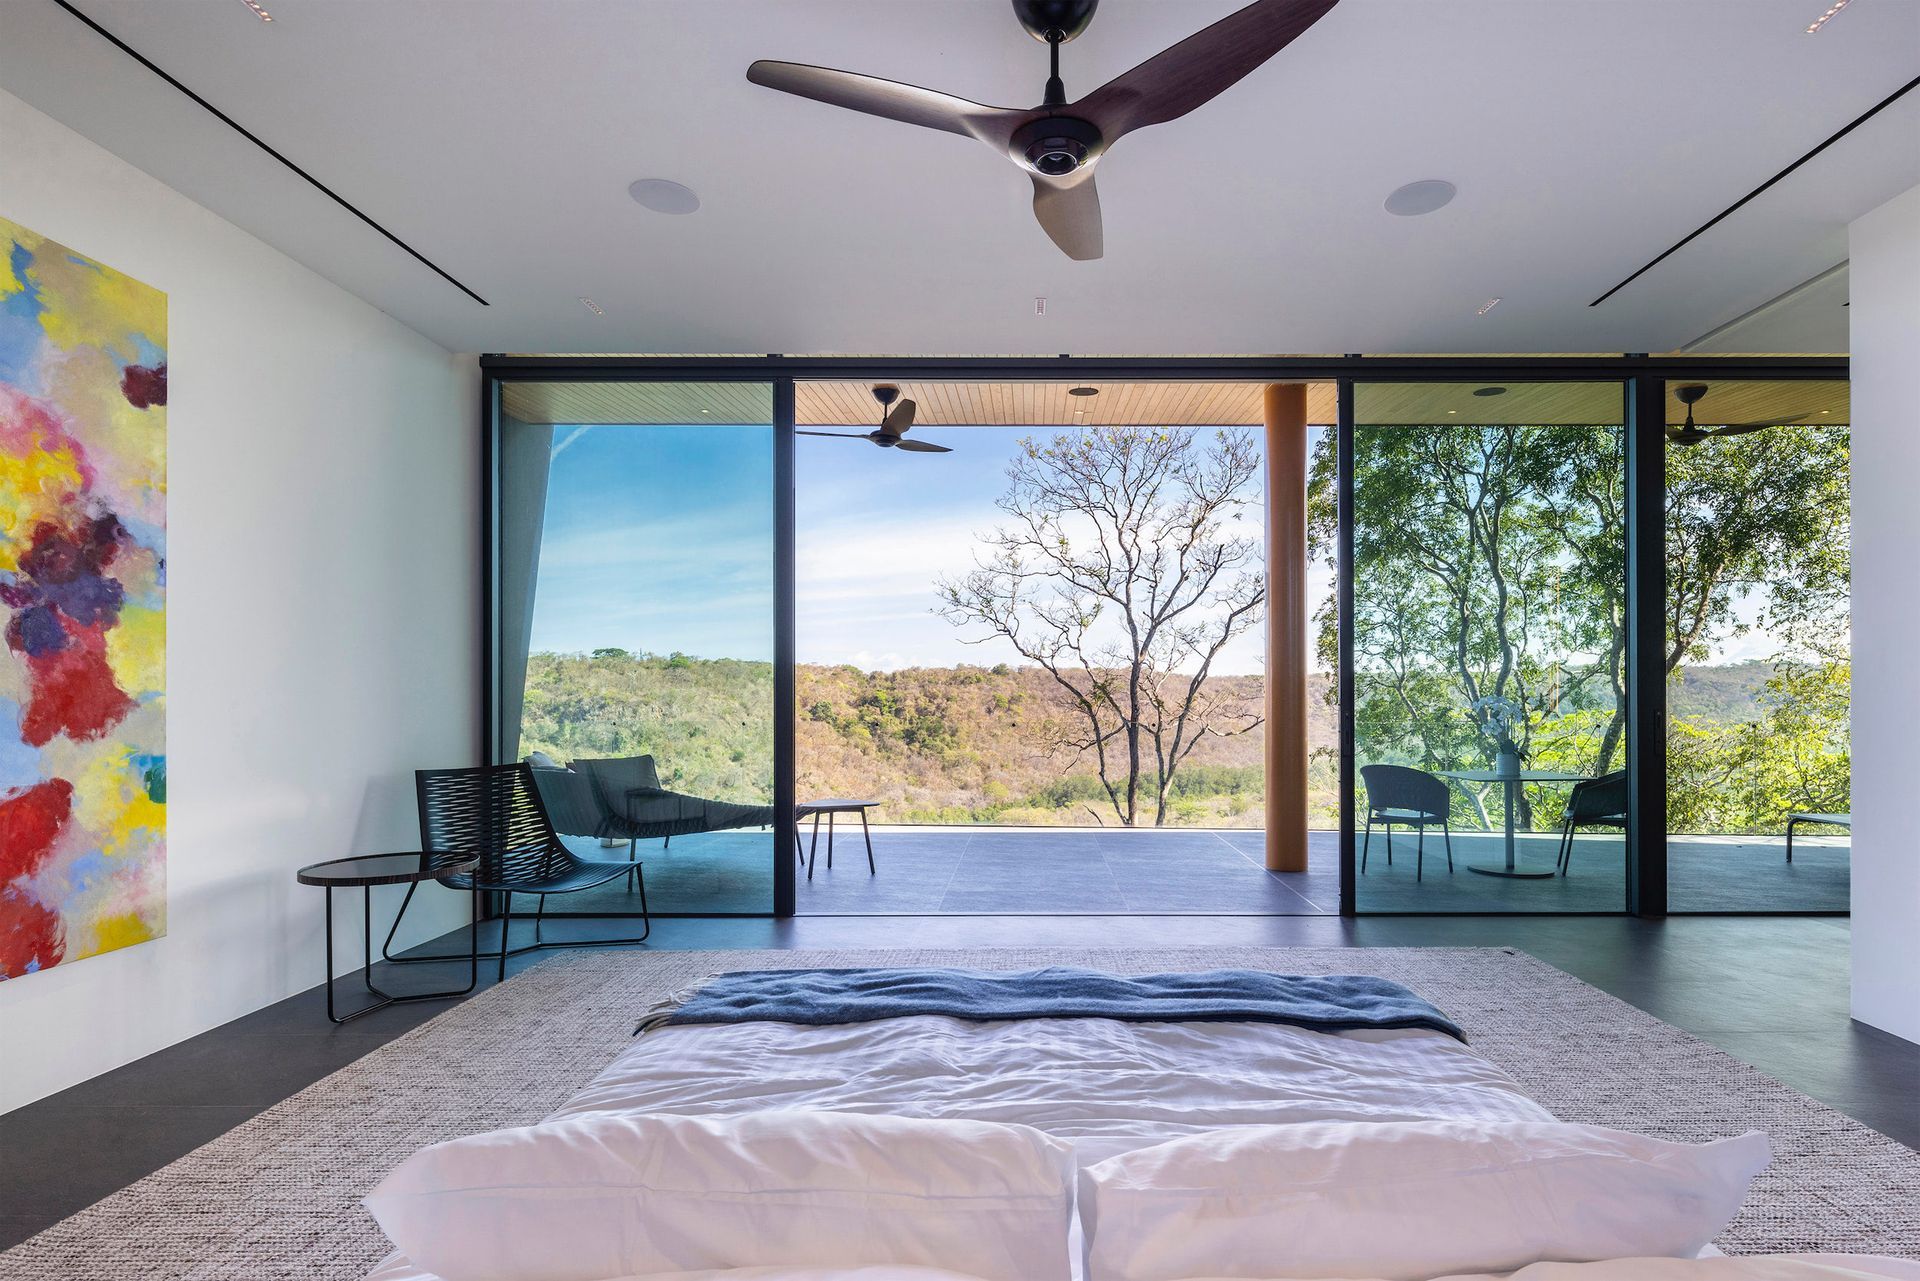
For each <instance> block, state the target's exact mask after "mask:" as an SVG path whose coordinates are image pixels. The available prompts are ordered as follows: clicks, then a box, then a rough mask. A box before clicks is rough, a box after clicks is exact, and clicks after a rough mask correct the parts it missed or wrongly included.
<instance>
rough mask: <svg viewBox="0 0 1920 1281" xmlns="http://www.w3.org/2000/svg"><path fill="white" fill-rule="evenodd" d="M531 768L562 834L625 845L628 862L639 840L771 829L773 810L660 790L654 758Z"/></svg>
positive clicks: (538, 763)
mask: <svg viewBox="0 0 1920 1281" xmlns="http://www.w3.org/2000/svg"><path fill="white" fill-rule="evenodd" d="M527 763H528V764H529V765H531V766H532V767H533V778H534V782H535V783H536V784H537V785H538V786H539V788H540V796H541V799H542V800H544V801H545V802H546V807H547V813H548V814H550V815H552V816H553V825H554V826H555V827H556V828H558V829H559V830H560V832H561V833H563V834H564V835H567V836H593V837H598V838H600V839H601V840H623V841H625V842H627V856H628V858H633V857H634V856H635V853H636V851H635V848H634V843H635V842H636V841H640V840H645V839H651V838H653V837H656V836H657V837H662V838H671V837H675V836H688V835H692V834H693V833H695V832H724V831H729V830H731V829H734V828H740V827H770V826H772V825H773V806H771V805H743V804H740V803H739V802H736V801H717V800H712V799H709V798H707V797H704V796H690V795H688V794H686V793H685V792H674V791H669V790H668V789H666V788H664V787H662V786H660V775H659V771H658V770H657V769H655V767H654V763H653V757H651V756H616V757H605V758H601V759H597V760H595V759H581V760H576V761H574V762H572V764H571V765H570V766H564V767H563V766H559V765H556V764H553V763H551V762H548V761H546V760H545V759H544V758H538V759H536V758H535V757H528V758H527Z"/></svg>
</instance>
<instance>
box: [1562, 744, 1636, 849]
mask: <svg viewBox="0 0 1920 1281" xmlns="http://www.w3.org/2000/svg"><path fill="white" fill-rule="evenodd" d="M1626 826H1627V772H1626V771H1625V770H1623V769H1621V770H1615V771H1614V772H1613V773H1611V774H1602V775H1601V776H1600V777H1599V778H1589V779H1584V780H1582V781H1581V782H1578V783H1575V784H1574V785H1573V790H1572V791H1571V792H1569V793H1568V794H1567V814H1566V819H1565V821H1564V823H1563V824H1562V826H1561V828H1560V857H1559V858H1557V859H1556V860H1554V866H1555V867H1557V868H1559V869H1560V875H1562V876H1565V875H1566V874H1567V873H1568V872H1571V871H1572V870H1573V829H1574V828H1576V827H1617V828H1619V829H1621V830H1622V831H1625V830H1626Z"/></svg>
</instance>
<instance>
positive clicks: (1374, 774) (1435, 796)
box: [1360, 765, 1453, 881]
mask: <svg viewBox="0 0 1920 1281" xmlns="http://www.w3.org/2000/svg"><path fill="white" fill-rule="evenodd" d="M1360 777H1361V778H1362V779H1363V780H1365V782H1366V785H1367V834H1366V839H1365V840H1363V841H1362V842H1361V843H1360V871H1361V874H1362V875H1365V873H1366V870H1367V847H1368V846H1370V845H1372V844H1373V825H1374V824H1375V823H1376V822H1378V823H1381V824H1384V825H1385V826H1386V829H1387V866H1388V867H1392V866H1393V827H1394V824H1396V823H1398V824H1399V825H1400V826H1401V827H1411V828H1414V829H1416V830H1417V831H1418V832H1419V833H1420V840H1419V843H1418V844H1417V845H1416V846H1415V847H1414V860H1413V879H1414V880H1416V881H1418V880H1420V879H1421V878H1422V876H1423V875H1424V873H1425V871H1426V859H1427V828H1428V827H1429V826H1430V825H1432V824H1436V823H1437V824H1439V826H1440V833H1441V835H1442V836H1443V837H1445V838H1446V843H1447V871H1449V872H1451V871H1453V828H1452V827H1451V826H1450V825H1449V824H1448V821H1447V812H1448V810H1449V809H1451V808H1452V797H1451V796H1449V795H1448V793H1447V785H1446V783H1445V782H1443V781H1442V780H1440V779H1437V778H1435V777H1434V776H1433V775H1431V774H1429V773H1427V772H1426V771H1425V770H1417V769H1413V768H1411V767H1409V766H1406V765H1363V766H1361V767H1360Z"/></svg>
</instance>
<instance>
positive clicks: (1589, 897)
mask: <svg viewBox="0 0 1920 1281" xmlns="http://www.w3.org/2000/svg"><path fill="white" fill-rule="evenodd" d="M807 836H810V832H807V833H805V834H804V835H803V840H805V839H806V837H807ZM1262 843H1263V837H1262V834H1261V833H1259V832H1257V831H1246V830H1231V831H1228V830H1196V829H1160V830H1150V829H1148V830H1133V831H1125V830H1114V829H1088V828H1002V827H882V826H876V827H875V828H874V829H873V848H874V860H875V864H876V871H875V872H873V873H871V874H870V873H869V872H868V871H867V859H866V850H865V847H864V846H863V845H862V843H861V839H860V831H859V827H858V824H857V823H855V824H854V825H853V826H852V827H851V828H849V827H847V826H845V825H843V826H842V827H841V828H840V829H839V832H838V834H837V836H836V838H835V840H834V859H833V867H832V868H829V867H828V866H827V839H826V833H825V830H824V829H823V830H822V832H821V836H820V847H819V851H818V853H817V855H816V856H815V860H814V875H813V879H812V880H811V881H809V880H808V879H807V876H806V872H805V870H804V869H800V870H799V876H798V886H797V902H796V909H797V910H798V911H799V912H800V913H801V914H803V915H854V916H861V915H901V916H919V915H945V914H963V915H1010V914H1048V915H1114V914H1141V915H1169V914H1185V915H1199V916H1241V915H1255V916H1269V915H1271V916H1319V915H1330V914H1334V913H1337V912H1338V911H1339V910H1340V874H1339V838H1338V836H1337V834H1336V833H1333V832H1313V833H1310V834H1309V838H1308V847H1307V848H1308V870H1307V871H1305V872H1285V873H1275V872H1268V871H1266V870H1265V868H1264V867H1263V866H1262V865H1261V858H1262ZM569 844H571V845H573V846H574V847H575V848H576V849H578V850H579V852H580V853H581V854H582V855H583V856H585V857H588V858H599V859H625V857H626V854H627V851H626V848H625V847H624V846H622V847H619V848H617V849H603V848H600V847H598V846H597V845H596V843H594V842H592V841H577V840H575V841H569ZM1558 844H1559V838H1558V837H1557V836H1554V835H1551V834H1545V835H1542V834H1535V835H1525V836H1522V837H1520V838H1519V841H1518V857H1519V862H1520V863H1521V864H1522V865H1523V866H1533V867H1538V868H1546V867H1551V866H1552V865H1553V861H1554V854H1555V851H1556V850H1557V848H1558ZM1453 847H1454V866H1455V871H1454V872H1453V873H1452V874H1451V875H1450V874H1449V873H1448V872H1447V860H1446V852H1445V849H1444V847H1443V846H1442V844H1441V842H1440V839H1439V837H1438V835H1437V834H1435V835H1431V836H1429V838H1428V841H1427V859H1426V874H1425V876H1424V877H1423V878H1421V879H1418V880H1416V878H1415V868H1414V864H1415V859H1414V849H1415V841H1414V838H1413V837H1412V836H1411V835H1405V834H1396V835H1395V837H1394V841H1393V855H1394V857H1393V863H1392V865H1391V866H1389V865H1388V863H1387V861H1386V855H1385V840H1384V838H1383V837H1382V836H1381V835H1380V834H1379V833H1378V832H1376V833H1375V834H1374V838H1373V850H1372V855H1371V857H1370V858H1369V859H1368V862H1367V872H1366V875H1364V876H1362V877H1360V878H1358V888H1357V892H1358V895H1359V904H1358V907H1359V910H1361V911H1362V912H1617V911H1620V910H1622V908H1623V906H1624V903H1625V898H1626V888H1625V859H1624V845H1623V843H1622V841H1621V839H1620V837H1619V836H1618V835H1615V834H1611V833H1599V834H1595V835H1592V836H1581V837H1578V838H1576V841H1575V847H1574V855H1573V870H1572V873H1571V875H1568V876H1555V877H1552V878H1550V879H1545V880H1512V879H1507V878H1504V877H1493V876H1483V875H1479V874H1477V873H1475V872H1473V871H1470V870H1469V867H1470V865H1473V864H1488V865H1497V864H1499V863H1500V861H1501V859H1502V854H1503V852H1502V842H1501V839H1500V837H1499V836H1498V835H1497V834H1491V833H1482V832H1476V833H1455V834H1454V838H1453ZM1849 848H1850V846H1849V842H1848V840H1847V838H1846V837H1844V836H1825V837H1822V836H1801V837H1799V838H1797V839H1796V840H1795V842H1794V861H1793V863H1792V864H1788V863H1787V862H1786V858H1785V845H1784V842H1783V841H1781V840H1778V839H1768V838H1765V837H1724V836H1676V837H1674V838H1673V839H1672V840H1671V841H1670V843H1669V850H1670V856H1669V860H1668V906H1669V908H1670V910H1672V911H1675V912H1844V911H1846V910H1847V906H1848V902H1847V895H1848V856H1849ZM771 854H772V837H771V835H770V834H769V833H766V832H758V831H753V832H717V833H712V834H708V835H702V836H685V837H677V838H675V839H674V840H673V842H672V843H671V844H670V846H668V847H667V848H665V849H663V848H662V847H661V843H660V842H658V841H642V842H641V843H640V847H639V855H640V858H641V861H642V862H643V863H644V865H645V868H646V880H647V899H648V906H649V907H650V908H651V909H652V910H653V911H655V912H660V913H673V914H691V915H707V914H728V913H745V914H761V913H765V912H767V911H769V910H770V908H771V906H772V888H771V887H772V876H771V873H770V871H769V860H770V857H771ZM525 906H531V905H530V904H528V905H525ZM548 906H549V907H550V908H552V909H553V910H554V911H555V912H572V913H580V912H595V913H617V912H631V911H634V910H635V909H636V908H637V906H638V903H637V900H636V899H635V898H634V896H633V895H631V894H630V893H628V892H627V889H626V882H625V880H624V879H623V880H620V881H616V882H613V883H612V884H610V885H606V886H602V887H601V888H599V889H595V890H590V891H587V892H584V893H580V894H574V895H569V896H567V897H566V898H565V899H558V898H556V899H554V900H552V901H550V902H549V904H548ZM516 907H519V908H521V910H524V907H523V906H522V905H519V904H516Z"/></svg>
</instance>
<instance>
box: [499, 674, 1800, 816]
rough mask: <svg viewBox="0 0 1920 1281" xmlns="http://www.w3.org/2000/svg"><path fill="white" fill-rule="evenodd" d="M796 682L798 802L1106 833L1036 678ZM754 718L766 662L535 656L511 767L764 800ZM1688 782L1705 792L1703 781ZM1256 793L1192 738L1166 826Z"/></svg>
mask: <svg viewBox="0 0 1920 1281" xmlns="http://www.w3.org/2000/svg"><path fill="white" fill-rule="evenodd" d="M1773 675H1774V669H1773V667H1772V665H1771V664H1767V663H1743V664H1739V665H1735V666H1727V667H1695V668H1688V669H1685V671H1684V673H1683V675H1682V678H1681V680H1680V681H1678V682H1676V685H1675V687H1674V690H1673V695H1672V699H1673V717H1674V720H1675V722H1676V723H1677V724H1679V725H1683V726H1686V727H1688V728H1689V729H1690V730H1691V731H1692V733H1693V734H1694V735H1695V739H1698V738H1699V737H1700V736H1706V737H1709V738H1711V737H1713V736H1714V735H1715V734H1716V733H1718V732H1720V731H1724V730H1726V729H1728V727H1732V726H1735V725H1740V724H1744V723H1749V722H1757V721H1759V720H1760V719H1761V718H1762V717H1763V715H1764V714H1765V710H1766V707H1767V704H1768V698H1769V695H1768V694H1767V691H1766V689H1765V684H1766V682H1767V681H1768V680H1769V678H1771V677H1772V676H1773ZM796 679H797V685H798V694H799V697H798V700H797V702H798V720H797V747H798V754H799V789H800V793H801V795H802V796H807V795H814V796H829V795H832V796H866V797H872V798H873V799H875V800H878V801H880V802H882V804H883V806H884V808H883V809H882V810H881V811H880V816H881V818H882V820H883V821H886V822H895V823H1016V824H1053V825H1080V824H1093V823H1103V822H1104V823H1109V824H1111V823H1112V822H1113V821H1114V817H1113V813H1112V811H1111V809H1110V808H1108V807H1107V806H1106V804H1105V802H1104V797H1103V794H1102V792H1101V790H1100V784H1099V781H1098V778H1097V776H1096V773H1095V771H1094V767H1093V763H1092V762H1091V760H1090V759H1085V758H1080V757H1076V756H1075V755H1074V754H1072V753H1068V752H1060V751H1050V750H1049V747H1048V744H1049V743H1050V742H1051V741H1053V739H1054V737H1055V731H1056V727H1057V726H1058V725H1060V724H1061V723H1062V722H1063V721H1064V720H1066V718H1067V717H1068V715H1069V713H1070V711H1071V709H1070V708H1069V707H1068V706H1067V704H1066V703H1065V702H1064V699H1063V697H1062V695H1061V694H1060V692H1059V689H1058V687H1057V686H1056V685H1054V684H1053V682H1052V681H1051V680H1050V679H1049V678H1048V677H1047V675H1046V673H1045V672H1043V671H1041V670H1040V669H1038V668H1034V667H1008V666H1005V665H1001V666H997V667H991V668H986V667H951V668H909V669H906V670H903V671H897V672H863V671H860V670H859V669H857V668H853V667H821V666H802V667H801V668H800V669H799V671H798V672H797V674H796ZM1215 680H1216V682H1218V685H1219V687H1220V688H1221V689H1222V690H1223V691H1224V693H1225V694H1226V695H1227V696H1228V697H1230V698H1232V699H1234V700H1235V701H1244V702H1246V703H1247V704H1249V705H1253V706H1257V704H1258V702H1259V698H1260V686H1261V679H1260V677H1258V676H1232V677H1216V678H1215ZM1312 681H1313V689H1312V695H1313V696H1312V698H1311V699H1310V702H1309V706H1310V708H1311V723H1310V726H1309V732H1308V737H1309V743H1310V746H1311V748H1312V750H1313V764H1312V768H1311V770H1310V776H1309V789H1310V790H1309V801H1310V804H1311V805H1312V807H1313V812H1314V821H1315V823H1316V825H1317V826H1325V827H1331V826H1333V825H1334V824H1335V822H1336V819H1337V795H1338V794H1337V779H1336V773H1335V758H1334V754H1333V753H1334V746H1335V743H1336V741H1337V736H1338V728H1339V727H1338V718H1337V715H1336V712H1335V709H1334V707H1333V705H1332V703H1331V702H1329V701H1328V699H1327V697H1326V695H1327V678H1326V677H1325V676H1324V675H1322V674H1316V675H1315V676H1314V677H1313V678H1312ZM772 706H773V671H772V667H771V666H770V665H769V664H766V663H750V662H739V661H734V660H729V659H698V658H689V657H687V656H685V655H680V654H674V655H668V656H665V657H660V656H654V655H637V656H636V655H630V654H627V653H625V652H623V651H617V650H605V651H601V652H599V653H597V654H594V655H564V654H535V655H534V656H533V657H532V659H531V661H530V662H529V664H528V673H527V699H526V712H525V723H524V731H523V740H522V744H521V750H522V751H523V752H527V751H534V750H536V749H537V750H541V751H546V752H549V753H551V754H553V755H554V756H556V757H558V758H560V759H562V760H571V759H573V758H574V757H577V756H625V755H632V754H635V753H639V752H651V753H652V754H653V755H654V756H655V757H656V758H657V760H658V763H659V767H660V772H661V778H662V780H663V781H664V782H666V783H667V785H668V786H670V787H674V788H678V789H680V790H684V791H690V792H695V793H698V794H700V795H705V796H714V797H723V798H727V799H735V800H752V799H761V798H768V797H770V796H771V795H772V788H773V763H772V756H773V747H772V733H771V729H770V721H771V716H772V710H771V709H772ZM1687 741H1695V740H1694V739H1690V740H1687ZM1688 777H1689V778H1691V777H1692V776H1691V775H1688ZM1698 782H1699V786H1701V787H1708V788H1710V787H1712V786H1714V781H1713V779H1712V778H1711V777H1702V778H1701V779H1699V780H1698ZM1261 783H1262V779H1261V737H1260V731H1259V730H1255V731H1253V732H1252V733H1249V734H1241V735H1236V736H1232V737H1220V738H1208V739H1205V740H1204V741H1203V742H1202V743H1201V744H1200V746H1199V747H1198V748H1197V749H1196V751H1195V752H1194V754H1193V756H1192V757H1191V758H1189V760H1188V761H1187V763H1186V764H1185V765H1184V766H1183V767H1182V769H1181V770H1180V772H1179V773H1178V774H1176V776H1175V784H1174V796H1175V801H1174V804H1173V806H1172V808H1171V814H1170V817H1169V821H1170V822H1172V823H1175V824H1179V825H1183V826H1207V827H1258V826H1259V825H1260V821H1261V817H1260V802H1261V794H1262V788H1261ZM1709 809H1710V807H1708V808H1702V807H1699V806H1696V810H1697V811H1698V815H1697V817H1698V818H1699V819H1700V820H1702V821H1704V820H1705V819H1707V818H1708V817H1710V813H1709ZM1683 812H1689V811H1683ZM1711 813H1712V814H1715V815H1717V814H1718V813H1719V812H1718V811H1711Z"/></svg>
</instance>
